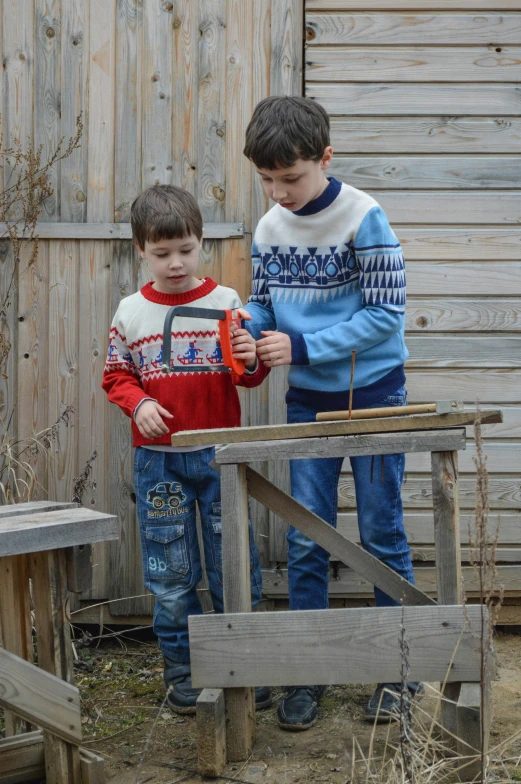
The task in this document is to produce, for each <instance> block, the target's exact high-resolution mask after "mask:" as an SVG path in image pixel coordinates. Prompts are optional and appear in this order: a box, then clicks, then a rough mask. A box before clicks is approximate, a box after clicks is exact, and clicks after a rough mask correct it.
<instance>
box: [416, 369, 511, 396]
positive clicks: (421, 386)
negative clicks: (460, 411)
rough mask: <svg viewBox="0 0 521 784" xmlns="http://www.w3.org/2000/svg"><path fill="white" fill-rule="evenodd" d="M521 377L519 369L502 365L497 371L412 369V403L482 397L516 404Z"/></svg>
mask: <svg viewBox="0 0 521 784" xmlns="http://www.w3.org/2000/svg"><path fill="white" fill-rule="evenodd" d="M520 383H521V377H520V374H519V371H518V370H515V369H510V368H500V369H497V370H472V371H471V370H469V371H467V370H465V369H461V370H460V369H457V370H452V371H447V372H446V371H443V370H435V371H431V372H429V371H425V372H422V371H416V370H414V369H411V370H409V373H408V375H407V390H408V393H409V402H410V403H424V402H429V400H432V399H433V398H434V400H444V399H447V397H448V398H449V399H453V400H466V402H467V404H469V405H472V402H475V401H476V400H480V401H483V402H489V401H490V402H494V403H495V404H496V405H498V404H501V403H514V404H515V403H517V402H518V400H519V389H520Z"/></svg>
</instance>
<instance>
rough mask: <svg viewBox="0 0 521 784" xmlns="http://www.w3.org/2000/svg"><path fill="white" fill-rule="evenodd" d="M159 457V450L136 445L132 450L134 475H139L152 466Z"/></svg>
mask: <svg viewBox="0 0 521 784" xmlns="http://www.w3.org/2000/svg"><path fill="white" fill-rule="evenodd" d="M160 458H161V452H159V451H158V450H155V449H147V448H146V447H143V446H141V447H139V446H138V447H136V451H135V452H134V476H140V475H141V474H144V473H145V472H146V471H148V470H149V469H150V468H151V467H153V466H154V465H155V464H156V463H157V461H158V460H159V459H160Z"/></svg>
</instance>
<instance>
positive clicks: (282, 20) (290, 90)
mask: <svg viewBox="0 0 521 784" xmlns="http://www.w3.org/2000/svg"><path fill="white" fill-rule="evenodd" d="M303 27H304V4H303V3H300V2H296V1H295V0H272V2H271V77H270V94H271V95H302V72H303V66H304V63H303V61H302V60H303V58H302V54H303V53H302V33H301V31H302V29H303Z"/></svg>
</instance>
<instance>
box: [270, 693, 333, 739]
mask: <svg viewBox="0 0 521 784" xmlns="http://www.w3.org/2000/svg"><path fill="white" fill-rule="evenodd" d="M325 690H326V689H325V686H292V687H291V688H290V689H286V694H285V696H284V698H283V699H282V702H281V703H280V705H279V707H278V710H277V721H278V724H279V727H281V729H283V730H290V731H293V732H299V731H301V730H309V729H310V727H312V726H313V725H314V724H315V723H316V720H317V716H318V704H319V702H320V698H321V697H322V695H323V694H324V692H325Z"/></svg>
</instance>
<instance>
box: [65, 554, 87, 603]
mask: <svg viewBox="0 0 521 784" xmlns="http://www.w3.org/2000/svg"><path fill="white" fill-rule="evenodd" d="M65 558H66V562H67V590H68V591H69V592H70V593H83V592H84V591H88V590H90V588H91V586H92V547H91V546H90V544H78V545H76V546H75V547H68V548H67V549H66V550H65Z"/></svg>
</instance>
